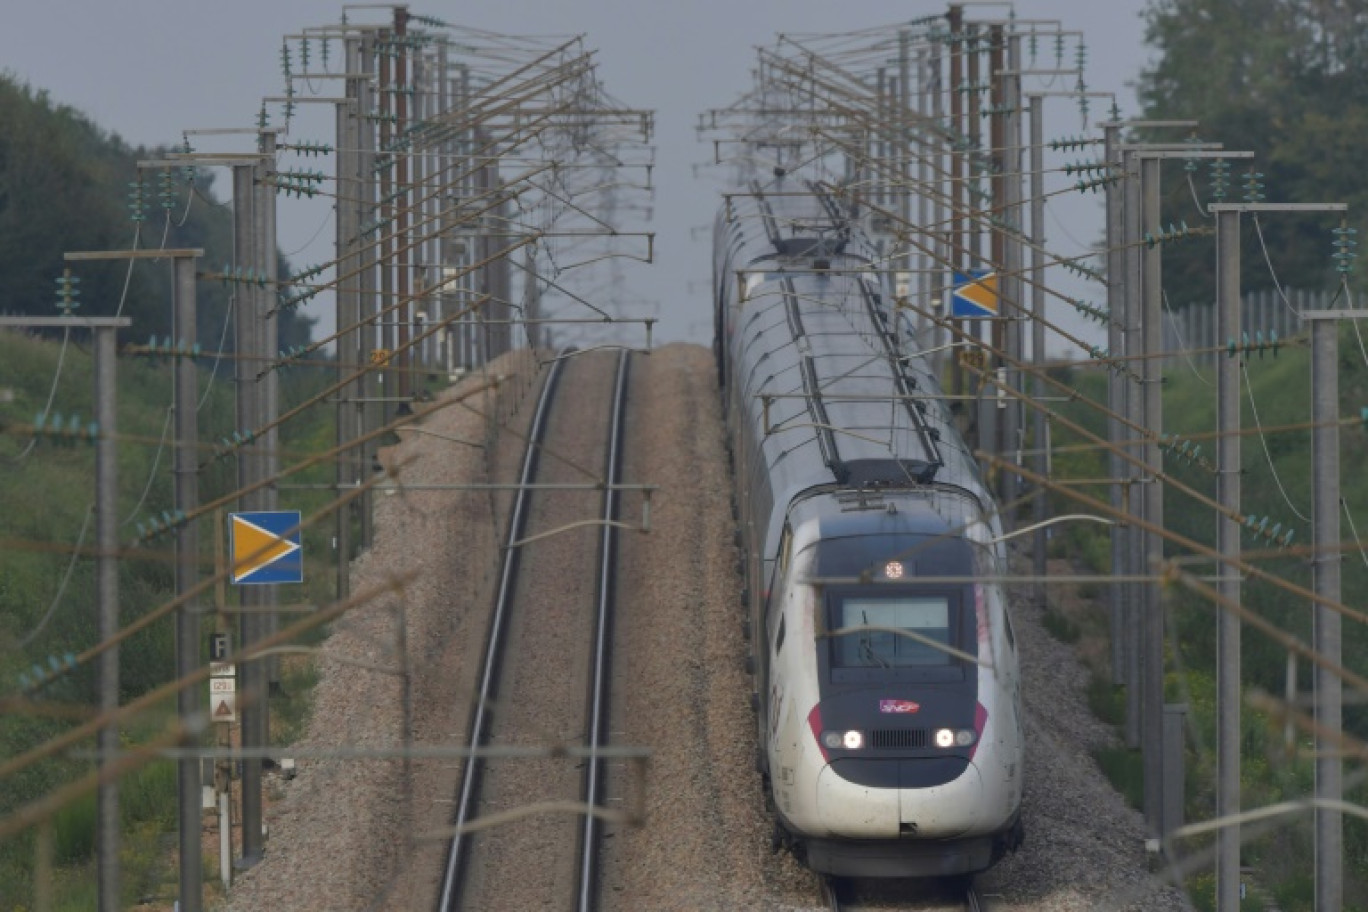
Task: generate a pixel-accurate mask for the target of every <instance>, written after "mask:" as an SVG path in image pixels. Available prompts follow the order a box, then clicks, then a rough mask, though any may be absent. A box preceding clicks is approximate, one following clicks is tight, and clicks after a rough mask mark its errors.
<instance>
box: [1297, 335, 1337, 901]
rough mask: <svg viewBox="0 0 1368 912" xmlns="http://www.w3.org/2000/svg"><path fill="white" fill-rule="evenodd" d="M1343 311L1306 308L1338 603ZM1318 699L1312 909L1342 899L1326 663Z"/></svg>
mask: <svg viewBox="0 0 1368 912" xmlns="http://www.w3.org/2000/svg"><path fill="white" fill-rule="evenodd" d="M1343 313H1344V312H1343V311H1341V312H1339V313H1336V312H1335V311H1304V312H1303V313H1302V318H1303V319H1309V321H1310V323H1311V421H1312V425H1313V430H1312V431H1311V466H1312V468H1311V483H1312V495H1311V503H1312V513H1311V521H1312V540H1311V544H1312V548H1313V553H1314V555H1315V556H1314V558H1313V561H1314V564H1313V567H1314V569H1313V571H1312V582H1313V585H1314V588H1315V592H1316V595H1318V596H1320V597H1321V598H1324V599H1329V600H1330V601H1332V602H1335V603H1338V602H1339V601H1340V457H1339V318H1340V317H1342V316H1343ZM1341 626H1342V618H1341V617H1340V615H1339V612H1337V611H1335V610H1333V609H1331V608H1327V607H1326V606H1325V605H1323V604H1319V603H1318V604H1317V605H1316V607H1315V612H1314V614H1313V616H1312V645H1313V646H1314V647H1315V650H1316V653H1317V654H1318V655H1320V657H1321V658H1322V659H1324V660H1325V661H1326V662H1327V663H1329V664H1330V665H1331V666H1333V667H1337V666H1339V665H1340V664H1341V662H1342V660H1343V655H1342V646H1341V639H1340V628H1341ZM1312 677H1313V681H1314V684H1315V697H1316V712H1315V719H1316V726H1317V735H1316V810H1315V814H1314V818H1315V823H1314V829H1315V837H1316V900H1315V906H1314V908H1315V910H1316V912H1339V910H1340V909H1341V908H1342V907H1343V905H1344V819H1343V815H1342V814H1341V812H1340V811H1339V810H1338V809H1336V808H1334V807H1331V806H1328V805H1327V802H1339V801H1340V800H1341V799H1342V797H1343V790H1344V781H1343V777H1344V769H1343V762H1344V761H1343V760H1341V759H1340V750H1341V745H1340V744H1339V742H1338V739H1337V738H1336V737H1335V736H1337V735H1338V734H1339V732H1340V726H1341V723H1342V719H1341V715H1342V705H1343V704H1342V702H1341V701H1342V696H1343V695H1342V682H1341V681H1340V679H1339V676H1338V675H1337V674H1336V673H1335V672H1333V671H1331V670H1329V669H1328V668H1326V667H1324V666H1322V665H1317V666H1316V667H1315V670H1314V672H1313V675H1312Z"/></svg>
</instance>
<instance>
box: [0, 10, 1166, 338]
mask: <svg viewBox="0 0 1368 912" xmlns="http://www.w3.org/2000/svg"><path fill="white" fill-rule="evenodd" d="M341 6H342V5H341V4H340V3H336V2H323V0H227V2H217V3H210V2H202V0H115V2H102V0H41V2H25V3H20V2H17V0H5V2H4V14H5V15H4V27H3V28H0V70H4V71H7V72H8V73H10V74H12V75H15V76H17V77H19V78H20V79H21V80H24V81H27V82H29V83H31V84H32V85H33V86H35V87H36V88H41V89H46V90H47V91H48V92H49V93H50V94H51V96H52V97H53V99H54V100H56V101H58V102H61V103H65V104H69V105H71V106H73V107H75V108H77V109H80V110H81V111H83V112H85V113H86V114H87V115H88V116H89V117H91V119H93V120H94V121H95V122H96V123H98V124H100V125H101V126H102V127H104V128H106V129H107V130H109V131H111V132H114V133H117V134H119V135H120V136H122V137H123V138H124V139H125V140H127V141H129V142H131V143H134V144H147V145H154V144H162V143H173V142H176V141H178V140H179V139H180V135H181V131H182V130H183V129H186V128H195V127H223V126H247V125H250V124H252V123H253V122H254V120H255V116H256V112H257V109H258V107H259V106H260V99H261V97H262V96H265V95H278V94H280V93H281V91H282V87H283V79H282V75H281V70H280V44H281V40H280V39H281V36H282V35H283V34H285V33H286V32H293V31H296V30H298V29H299V28H301V27H303V26H311V25H322V24H327V23H332V22H336V21H338V18H339V14H340V10H341ZM966 6H968V7H970V11H971V14H976V15H978V16H981V17H987V16H989V15H992V16H997V15H1001V14H1002V13H1004V12H1005V6H1004V5H984V6H981V7H980V8H977V9H975V7H976V6H977V4H974V3H968V4H966ZM1144 6H1145V0H1020V2H1018V3H1017V4H1016V13H1017V16H1018V17H1019V18H1023V19H1026V18H1031V19H1042V18H1043V19H1059V20H1062V21H1063V22H1064V23H1065V27H1066V28H1070V29H1079V30H1081V31H1082V32H1083V33H1084V35H1085V36H1086V39H1087V42H1088V47H1089V62H1088V71H1087V81H1088V85H1089V88H1090V89H1094V90H1104V91H1114V92H1116V93H1117V95H1118V98H1119V103H1120V108H1121V112H1122V114H1123V116H1124V115H1130V114H1134V113H1135V111H1136V106H1135V101H1134V93H1133V91H1132V90H1131V89H1130V88H1129V87H1128V83H1131V82H1133V81H1134V80H1135V78H1136V76H1137V74H1138V72H1139V70H1140V68H1141V67H1142V66H1143V65H1144V63H1145V62H1146V60H1147V58H1148V51H1147V50H1146V49H1145V48H1144V46H1143V45H1142V34H1143V29H1142V23H1141V21H1140V18H1139V15H1140V11H1141V10H1142V9H1143V7H1144ZM945 8H946V7H945V4H944V3H943V2H939V3H933V2H929V0H925V2H923V0H914V2H902V3H893V2H883V0H880V2H875V0H843V2H834V0H820V2H819V0H686V2H674V3H651V2H641V0H637V2H628V0H578V2H575V0H497V2H489V3H479V4H470V3H461V4H457V3H452V2H433V3H430V4H429V3H419V2H415V3H412V4H410V10H411V11H412V12H414V13H419V14H426V15H431V16H436V17H439V18H441V19H444V20H446V21H448V22H452V23H458V24H462V25H468V26H471V27H475V28H481V29H488V30H492V31H497V32H504V33H510V34H581V33H582V34H584V35H586V38H587V44H588V46H589V47H591V48H597V49H598V58H597V59H598V61H599V64H600V67H601V74H602V79H603V82H604V84H605V86H606V88H607V89H608V90H609V91H610V92H611V93H613V94H614V95H615V96H616V97H618V98H619V99H621V100H622V101H624V102H626V103H628V104H631V105H633V106H636V107H645V108H653V109H655V110H656V111H657V136H656V142H657V152H656V158H657V162H658V167H657V169H656V183H657V187H658V190H657V194H656V200H655V220H654V224H653V230H655V231H656V232H657V233H658V235H659V237H658V243H657V251H658V258H659V261H660V262H659V265H658V266H657V267H656V268H655V269H654V270H653V272H652V273H651V274H650V277H649V278H648V279H647V280H646V282H645V283H643V282H642V281H640V280H637V279H635V278H634V279H633V282H632V284H633V288H634V289H635V290H637V291H639V292H640V293H641V294H642V296H643V298H645V299H647V300H649V301H652V302H655V303H654V306H656V307H658V309H659V313H660V316H661V318H662V322H661V335H662V336H663V337H664V338H666V339H690V340H692V341H698V342H706V341H708V337H709V335H710V333H711V318H710V316H709V310H708V308H709V305H708V301H707V299H706V279H707V272H708V268H709V267H708V262H709V261H708V252H707V247H706V244H705V243H704V241H702V240H691V238H690V228H692V227H695V226H702V225H705V224H709V223H710V222H711V218H712V214H713V211H714V209H715V207H716V197H715V195H714V194H713V193H712V185H711V184H707V183H703V182H700V181H697V180H696V179H695V178H694V176H693V168H692V166H693V165H694V164H695V163H699V162H702V161H704V160H705V159H707V158H708V157H709V155H710V149H708V148H705V147H704V146H703V145H701V144H700V143H698V142H697V140H696V138H695V134H694V130H693V127H694V124H695V121H696V118H697V115H698V113H699V112H700V111H703V110H705V109H707V108H710V107H720V106H722V105H725V104H727V103H728V102H730V101H731V100H732V99H733V98H734V97H735V96H736V95H737V94H738V93H740V92H741V91H743V90H744V89H745V88H746V87H747V86H748V79H749V71H750V68H751V66H752V61H753V59H754V48H755V47H756V46H757V45H766V44H770V43H771V42H772V41H773V39H774V36H775V34H776V33H777V32H785V33H798V32H844V31H851V30H855V29H861V28H867V27H871V26H877V25H881V24H885V23H893V22H898V21H907V20H909V19H913V18H917V17H919V16H924V15H930V14H935V13H940V12H943V11H944V10H945ZM354 15H355V16H356V17H358V18H362V19H365V20H366V21H377V19H378V18H379V16H380V15H381V14H378V13H374V12H367V13H356V14H354ZM1045 53H1046V51H1044V50H1042V54H1045ZM1049 53H1051V54H1052V51H1051V52H1049ZM1070 62H1071V61H1070ZM314 107H315V110H317V108H318V107H319V106H314ZM1055 108H1057V110H1058V127H1057V129H1055V128H1053V127H1052V126H1051V125H1052V124H1053V123H1054V121H1053V118H1054V116H1055V114H1054V109H1055ZM1102 110H1103V109H1102V107H1101V106H1100V105H1099V107H1098V109H1097V113H1101V112H1102ZM1047 117H1048V118H1050V120H1049V121H1048V122H1047V128H1046V136H1047V137H1052V136H1060V135H1065V134H1077V133H1079V132H1080V131H1081V123H1080V120H1079V115H1078V112H1077V109H1076V108H1075V107H1074V106H1073V105H1072V104H1069V103H1065V102H1053V103H1052V109H1051V111H1050V112H1049V113H1048V114H1047ZM311 126H313V127H315V128H314V129H310V127H311ZM0 128H3V125H0ZM329 131H330V122H329V121H327V120H320V121H319V122H318V123H317V124H316V125H310V124H306V123H301V124H300V126H299V127H297V128H296V129H295V131H294V137H293V138H295V139H309V140H315V141H328V140H329V139H330V136H329V135H328V133H329ZM218 187H219V188H220V195H222V193H223V190H222V188H223V187H224V182H223V181H222V180H220V182H219V184H218ZM1050 214H1051V216H1052V217H1053V218H1052V219H1051V220H1050V223H1049V227H1050V235H1051V244H1052V246H1053V247H1056V248H1058V249H1059V250H1060V251H1061V252H1064V253H1073V252H1077V251H1078V250H1079V247H1078V246H1077V245H1078V244H1079V243H1081V244H1087V243H1089V242H1091V241H1092V240H1094V239H1095V238H1097V237H1098V236H1099V235H1100V232H1101V209H1100V205H1099V203H1098V197H1096V196H1091V197H1083V198H1081V199H1074V200H1064V199H1060V200H1058V201H1057V202H1056V203H1053V204H1052V208H1051V213H1050ZM325 217H326V212H325V211H321V210H319V209H318V208H317V206H315V208H314V209H312V210H311V209H309V208H307V207H305V206H303V205H301V204H296V203H295V202H294V201H285V200H283V199H282V202H281V228H280V245H281V248H282V249H283V250H284V251H286V252H287V253H295V254H296V255H295V256H294V257H292V259H293V260H294V262H296V263H297V264H304V263H314V262H320V261H322V260H325V259H327V258H329V256H330V254H329V252H328V249H327V247H326V246H325V244H324V243H323V242H325V241H326V240H327V238H328V236H329V235H330V233H331V232H330V231H329V230H325V231H323V232H322V234H321V238H322V240H321V241H320V240H312V241H311V238H312V237H313V236H314V235H315V234H317V233H318V230H319V228H320V226H321V225H322V220H323V218H325ZM1056 228H1058V229H1059V230H1058V231H1057V230H1055V229H1056ZM1066 230H1067V235H1071V236H1072V239H1071V238H1070V237H1069V236H1066V234H1065V231H1066ZM690 283H693V284H692V286H691V284H690ZM1070 293H1071V294H1081V295H1087V294H1090V295H1092V296H1093V297H1098V296H1100V290H1093V291H1091V292H1089V291H1088V290H1086V289H1084V290H1082V291H1074V290H1070ZM318 310H319V311H321V310H322V308H318ZM318 315H319V316H320V317H322V318H323V320H322V322H323V324H325V325H328V326H330V325H331V322H332V321H331V319H330V316H329V315H327V314H326V313H318ZM1051 347H1052V348H1053V346H1051Z"/></svg>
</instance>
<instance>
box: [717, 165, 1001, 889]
mask: <svg viewBox="0 0 1368 912" xmlns="http://www.w3.org/2000/svg"><path fill="white" fill-rule="evenodd" d="M726 199H727V202H726V204H725V205H724V206H723V207H722V210H721V211H720V213H719V215H718V218H717V222H716V225H715V229H714V260H713V269H714V288H715V295H716V297H715V303H716V310H715V321H716V323H715V329H716V338H715V348H716V354H717V365H718V374H719V380H720V383H721V388H722V395H723V400H724V408H725V410H726V413H727V424H728V431H729V437H730V443H731V448H732V450H731V454H732V460H733V468H734V478H735V500H736V503H735V506H736V510H737V518H738V524H739V527H740V542H741V549H742V556H743V560H744V567H745V587H746V589H745V592H746V599H745V601H746V602H747V606H748V607H747V614H748V622H747V624H746V628H747V630H748V631H749V633H750V636H749V641H750V649H751V652H750V657H749V659H748V666H749V668H750V670H751V671H752V673H753V675H754V677H753V682H754V684H753V690H754V693H753V702H754V704H755V708H756V712H757V716H758V728H759V745H760V747H759V752H758V765H759V767H760V770H761V773H762V775H763V777H764V780H765V785H766V788H767V789H768V790H769V791H770V797H772V799H773V805H774V813H775V823H776V826H775V841H776V846H778V845H784V846H787V847H788V848H789V849H790V850H791V851H792V852H793V853H794V854H795V856H797V858H798V859H799V860H800V861H802V862H803V863H805V864H806V865H807V866H809V867H810V868H812V869H813V870H815V871H817V872H819V873H824V874H830V875H834V876H852V877H921V876H953V875H967V874H972V873H975V872H978V871H981V870H984V869H986V868H988V867H989V866H991V865H992V864H993V863H995V862H996V861H997V860H998V859H999V858H1001V857H1002V855H1003V854H1004V853H1005V852H1006V851H1008V850H1010V849H1013V848H1015V847H1016V846H1017V845H1018V844H1019V843H1020V841H1021V838H1022V826H1021V797H1022V777H1023V775H1024V769H1023V747H1024V732H1023V724H1022V716H1021V705H1020V680H1019V675H1018V663H1017V655H1016V644H1015V639H1014V636H1013V633H1012V626H1011V621H1010V619H1009V617H1008V612H1007V605H1006V598H1005V595H1004V591H1003V588H1002V585H1001V581H1002V579H1003V578H1004V576H1005V574H1006V566H1007V565H1006V554H1005V551H1004V548H1003V545H1002V543H1001V537H1002V528H1001V525H1000V522H999V519H998V516H997V512H996V507H995V504H994V501H993V498H992V496H991V494H990V493H989V490H988V488H987V487H986V486H985V484H984V483H983V481H982V480H981V478H980V474H979V470H978V466H977V464H976V462H975V460H974V458H973V455H972V453H971V452H969V451H968V449H967V447H966V446H965V444H964V442H963V440H962V439H961V437H960V435H959V433H958V432H957V431H956V430H955V427H954V425H953V424H952V422H951V419H950V415H949V413H948V411H947V410H946V409H945V407H944V401H943V398H942V396H941V392H940V387H939V384H938V382H937V380H936V378H935V377H934V375H933V374H932V373H931V370H930V364H929V362H928V359H927V357H926V356H925V355H923V354H922V353H921V352H920V350H919V349H918V348H917V347H916V341H917V340H916V338H915V335H914V333H913V331H912V330H913V327H912V326H911V325H910V321H908V320H906V319H905V318H904V317H902V316H900V314H899V313H898V312H897V309H896V308H895V307H894V306H892V302H891V301H890V296H889V295H888V294H887V293H886V290H885V288H884V287H882V280H881V272H882V271H883V269H884V267H883V266H882V265H881V264H880V263H879V262H877V258H876V256H875V252H874V249H873V247H872V245H871V244H870V242H869V241H868V240H866V239H865V238H864V236H863V234H862V233H861V232H860V230H859V229H858V222H857V220H856V219H854V218H852V217H851V213H850V212H849V209H848V207H846V206H845V205H844V204H842V203H841V202H839V201H838V200H837V199H836V198H834V197H833V196H832V195H831V194H828V193H825V192H823V190H822V189H821V188H820V187H819V186H817V185H814V184H811V183H806V182H800V181H798V180H796V179H795V178H793V177H786V176H784V175H783V173H782V171H781V170H780V169H776V178H775V179H774V180H773V181H770V182H769V183H768V184H765V185H761V184H760V183H758V182H755V183H752V184H751V185H750V186H749V187H748V188H746V189H744V190H741V191H739V192H738V193H735V194H728V195H727V197H726Z"/></svg>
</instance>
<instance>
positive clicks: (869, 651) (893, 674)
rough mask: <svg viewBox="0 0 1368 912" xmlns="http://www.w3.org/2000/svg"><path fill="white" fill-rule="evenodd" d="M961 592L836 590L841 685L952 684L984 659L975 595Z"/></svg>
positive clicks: (834, 625)
mask: <svg viewBox="0 0 1368 912" xmlns="http://www.w3.org/2000/svg"><path fill="white" fill-rule="evenodd" d="M967 598H968V601H967V602H966V593H965V592H964V591H963V590H962V589H961V588H960V587H949V586H935V587H927V586H918V587H916V588H913V587H901V586H900V587H897V588H893V587H886V586H880V587H868V586H851V587H844V586H834V587H832V588H830V589H828V590H827V603H826V607H825V609H824V610H825V611H826V612H827V623H828V624H829V625H830V626H829V627H828V630H829V631H830V634H831V635H830V636H829V638H828V648H827V649H826V650H824V651H823V652H824V655H823V665H824V666H825V667H826V669H827V671H826V673H827V674H829V676H830V680H831V682H832V683H834V684H874V683H878V682H889V681H920V682H923V683H937V682H939V683H947V684H948V683H952V682H957V681H963V680H965V678H966V674H967V670H968V668H969V665H968V664H967V663H966V661H965V659H964V658H963V657H964V655H966V654H967V655H970V656H973V655H975V654H976V653H977V651H978V650H977V643H976V641H975V638H974V622H975V619H974V611H973V608H972V607H970V608H969V610H968V611H966V610H965V607H964V606H965V605H966V604H968V605H970V606H972V605H973V596H972V594H970V595H968V596H967Z"/></svg>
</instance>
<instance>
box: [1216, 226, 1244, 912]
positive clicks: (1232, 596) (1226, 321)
mask: <svg viewBox="0 0 1368 912" xmlns="http://www.w3.org/2000/svg"><path fill="white" fill-rule="evenodd" d="M1213 208H1216V207H1213ZM1216 295H1217V317H1218V320H1219V326H1218V328H1217V331H1216V337H1217V338H1218V339H1238V338H1239V337H1240V212H1239V210H1238V209H1232V210H1225V209H1221V210H1220V211H1217V212H1216ZM1219 364H1220V367H1219V368H1218V369H1217V372H1216V401H1217V408H1216V416H1217V422H1218V424H1219V433H1220V437H1219V438H1218V439H1217V444H1216V471H1217V475H1216V498H1217V502H1218V503H1220V505H1221V511H1220V512H1218V513H1217V515H1216V547H1217V549H1218V550H1219V551H1220V552H1221V554H1222V556H1224V557H1225V558H1227V559H1228V560H1229V559H1238V558H1239V556H1240V522H1239V520H1238V519H1235V518H1234V517H1235V516H1238V515H1239V511H1240V368H1241V365H1242V360H1241V359H1237V358H1221V359H1219ZM1218 573H1219V574H1220V579H1219V581H1218V583H1217V591H1218V592H1220V594H1221V597H1222V598H1224V599H1225V600H1226V602H1227V603H1228V604H1234V605H1238V604H1240V573H1239V571H1238V570H1237V569H1236V568H1235V567H1234V566H1233V565H1232V564H1230V563H1223V564H1221V565H1220V567H1219V568H1218ZM1216 691H1217V692H1216V706H1217V712H1216V816H1217V817H1218V818H1222V819H1229V818H1230V817H1231V816H1233V815H1235V814H1238V813H1239V812H1240V618H1239V617H1238V616H1237V615H1236V614H1235V613H1234V612H1233V611H1220V612H1218V613H1217V615H1216ZM1239 907H1240V826H1239V824H1227V825H1226V826H1225V827H1224V828H1222V829H1221V830H1220V831H1219V832H1218V833H1217V837H1216V909H1217V910H1218V912H1236V910H1237V909H1239Z"/></svg>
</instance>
